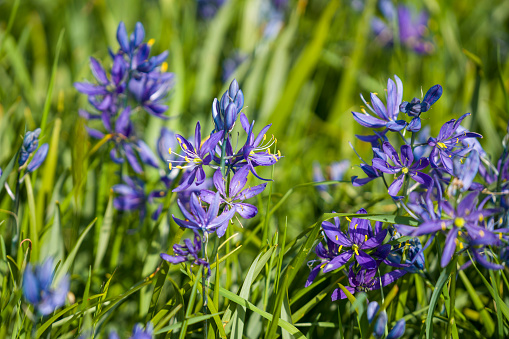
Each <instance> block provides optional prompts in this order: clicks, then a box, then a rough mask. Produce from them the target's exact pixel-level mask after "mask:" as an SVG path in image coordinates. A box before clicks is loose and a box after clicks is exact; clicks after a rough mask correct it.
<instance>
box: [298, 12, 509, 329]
mask: <svg viewBox="0 0 509 339" xmlns="http://www.w3.org/2000/svg"><path fill="white" fill-rule="evenodd" d="M400 13H401V11H400ZM400 21H401V20H400ZM442 92H443V89H442V86H440V85H434V86H432V87H431V88H430V89H429V90H428V91H427V92H426V94H425V95H424V98H422V100H421V99H419V98H413V99H412V100H410V101H403V82H402V81H401V79H400V78H398V77H397V76H394V80H392V79H389V80H388V82H387V90H386V104H384V102H383V101H382V99H380V98H379V97H378V95H377V94H376V93H371V95H370V102H368V101H367V100H365V99H364V97H363V96H362V95H361V99H362V101H363V103H364V106H362V107H361V110H360V112H352V114H353V118H354V119H355V120H356V121H357V122H358V123H359V124H360V125H362V126H364V127H368V128H370V129H371V130H372V134H371V135H357V138H358V139H359V140H361V141H363V142H368V143H370V144H371V147H372V155H373V156H372V158H371V161H365V160H363V159H362V158H361V157H360V156H359V158H360V159H361V161H362V163H361V164H360V167H361V169H362V171H363V172H364V173H365V174H366V177H357V176H355V177H352V184H353V185H354V186H363V185H366V184H368V183H369V182H371V181H375V180H378V181H381V182H383V184H384V185H385V187H386V189H387V193H388V195H389V196H390V197H391V198H392V200H393V201H394V204H395V205H396V208H397V209H398V215H399V216H401V217H405V218H409V219H414V222H415V224H418V225H419V226H417V227H414V226H408V225H401V224H396V225H394V226H389V227H387V228H384V227H383V224H382V223H381V222H376V223H375V225H374V227H373V226H372V225H371V223H370V221H369V219H370V217H369V216H363V215H365V214H366V211H365V210H364V209H361V210H359V211H358V212H357V214H356V215H355V218H352V219H351V220H350V219H348V218H347V220H348V222H349V224H348V229H347V230H346V231H344V230H342V229H341V225H340V220H339V218H338V217H336V218H334V222H329V221H324V222H323V223H322V230H323V232H322V233H323V238H324V240H325V241H322V242H319V243H318V244H317V246H316V248H315V252H316V255H317V257H318V258H317V259H315V260H311V261H310V262H309V263H308V265H309V266H310V269H311V273H310V274H309V277H308V279H307V281H306V287H307V286H310V285H311V284H312V283H313V281H314V279H315V278H316V277H317V275H318V274H319V272H320V271H321V272H323V273H326V274H327V273H329V272H332V271H336V270H342V269H343V272H344V273H345V274H347V276H348V282H349V286H345V288H346V290H348V292H350V293H352V294H355V293H359V292H368V291H372V290H379V289H381V288H383V287H384V286H387V285H389V284H391V283H393V282H394V281H396V280H397V279H399V278H400V277H402V276H403V275H405V274H406V273H421V274H423V273H424V271H426V267H427V266H426V262H425V257H424V254H423V251H424V250H425V249H426V248H427V247H428V246H430V245H431V243H433V242H438V244H437V246H438V247H439V248H442V249H443V252H442V253H438V258H439V261H440V265H441V266H442V267H446V266H447V265H449V264H450V263H451V264H453V265H457V262H458V263H459V264H460V265H461V266H460V269H465V268H467V267H468V266H470V265H472V264H474V263H478V264H480V265H482V266H484V267H486V268H488V269H502V268H503V267H504V265H505V264H506V263H509V260H508V258H509V251H507V244H508V241H509V234H508V233H509V228H507V226H504V225H507V216H508V213H509V206H508V201H507V196H508V193H509V190H508V188H509V186H508V183H507V180H508V179H509V175H508V173H509V171H508V169H509V156H508V154H509V151H508V148H507V140H509V134H508V136H506V142H505V143H504V152H503V154H502V155H501V156H500V158H499V160H498V162H497V163H496V164H495V165H494V164H492V163H491V162H490V157H489V156H488V155H487V153H486V152H485V151H484V150H483V148H482V146H481V144H480V143H479V141H478V139H479V138H482V136H481V135H480V134H478V133H475V132H471V131H469V130H467V129H466V128H465V127H463V126H461V124H462V122H463V121H464V119H465V118H466V117H468V116H469V114H464V115H463V116H461V117H459V118H458V119H452V120H450V121H447V122H445V123H444V124H443V126H442V127H441V129H440V131H439V132H438V135H436V136H434V135H430V128H429V126H424V127H423V128H421V127H422V126H421V123H422V122H421V115H422V114H430V113H431V109H432V108H433V107H432V106H433V105H434V104H435V103H436V102H437V101H438V100H439V99H440V97H441V96H442ZM368 111H369V113H368ZM314 177H315V178H316V179H315V180H319V181H323V180H324V176H323V175H322V174H321V171H320V170H319V168H315V170H314ZM479 177H480V178H481V179H482V182H477V181H476V178H479ZM423 235H430V236H429V237H428V240H427V242H426V244H425V245H424V246H423V245H422V243H421V239H419V238H418V237H420V236H423ZM453 258H455V260H454V261H453ZM347 268H348V269H347ZM346 294H347V293H346V291H344V290H343V289H339V288H338V289H335V290H334V291H333V292H332V300H333V301H334V300H338V299H345V298H346V297H347V295H346ZM378 310H379V305H378V303H376V302H371V303H370V304H369V306H368V310H367V312H368V320H369V323H370V324H371V323H373V322H374V323H373V324H372V325H371V326H372V327H373V328H374V332H373V335H374V336H375V337H377V338H380V337H382V336H383V335H384V334H385V332H386V326H387V314H386V313H385V311H381V312H378ZM377 314H378V315H377ZM376 315H377V316H376ZM404 330H405V322H404V320H400V321H398V322H397V323H396V325H395V326H394V327H393V329H392V330H391V331H390V332H389V334H388V335H387V338H399V337H400V336H402V335H403V333H404Z"/></svg>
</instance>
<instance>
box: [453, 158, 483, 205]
mask: <svg viewBox="0 0 509 339" xmlns="http://www.w3.org/2000/svg"><path fill="white" fill-rule="evenodd" d="M480 162H481V161H480V158H479V153H477V151H476V150H475V149H472V151H471V152H470V154H469V155H468V156H467V157H466V158H462V157H455V158H454V161H453V169H454V177H453V179H452V180H451V185H450V186H449V188H450V191H449V195H450V196H454V195H455V194H456V189H459V190H460V192H465V191H467V190H469V189H471V188H472V189H478V190H482V189H483V188H484V187H483V186H482V185H480V184H477V183H474V178H475V176H476V175H477V172H478V171H479V165H480Z"/></svg>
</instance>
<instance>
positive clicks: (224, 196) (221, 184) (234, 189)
mask: <svg viewBox="0 0 509 339" xmlns="http://www.w3.org/2000/svg"><path fill="white" fill-rule="evenodd" d="M248 174H249V168H248V166H247V165H246V166H244V167H242V168H241V169H240V170H238V171H237V173H235V174H234V175H233V177H232V178H231V180H230V184H229V191H228V192H226V187H225V184H226V182H225V179H224V178H223V175H222V174H221V169H217V170H216V172H215V173H214V176H213V178H212V179H213V182H214V186H215V187H216V190H217V192H218V193H219V194H220V196H221V197H220V201H219V203H220V204H225V205H226V206H225V211H226V210H235V211H236V212H237V213H238V214H240V216H241V217H242V218H244V219H250V218H253V217H254V216H255V215H256V214H257V213H258V209H257V208H256V207H255V206H253V205H251V204H248V203H245V202H244V200H247V199H249V198H252V197H254V196H256V195H258V194H260V193H262V192H263V190H265V187H266V186H267V184H266V183H265V184H260V185H256V186H254V187H248V188H246V189H244V186H246V184H247V176H248ZM200 198H201V199H202V200H203V201H205V202H206V203H208V204H212V203H213V201H214V198H215V193H214V192H212V191H210V190H206V189H205V190H202V191H201V192H200ZM227 227H228V222H225V223H224V224H223V225H221V226H220V227H219V228H218V229H217V231H216V232H217V235H218V237H222V236H223V235H224V233H225V232H226V228H227Z"/></svg>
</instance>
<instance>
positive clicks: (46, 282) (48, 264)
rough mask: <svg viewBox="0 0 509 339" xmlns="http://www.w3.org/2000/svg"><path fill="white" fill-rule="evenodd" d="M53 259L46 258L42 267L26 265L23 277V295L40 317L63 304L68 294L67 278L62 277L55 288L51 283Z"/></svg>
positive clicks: (68, 282)
mask: <svg viewBox="0 0 509 339" xmlns="http://www.w3.org/2000/svg"><path fill="white" fill-rule="evenodd" d="M53 270H54V266H53V259H51V258H48V259H46V261H45V262H44V263H43V264H42V265H37V266H35V268H34V267H32V265H30V264H28V265H27V267H26V269H25V273H24V275H23V284H22V288H23V295H24V296H25V299H26V300H27V301H28V302H29V303H30V304H32V305H33V306H34V309H35V311H36V312H37V313H39V314H40V315H48V314H50V313H52V312H53V311H55V310H56V309H57V308H59V307H61V306H63V305H64V304H65V298H66V296H67V293H68V292H69V284H70V281H69V276H67V275H66V276H64V277H63V278H62V280H61V281H60V282H59V283H58V284H57V286H51V284H52V281H53Z"/></svg>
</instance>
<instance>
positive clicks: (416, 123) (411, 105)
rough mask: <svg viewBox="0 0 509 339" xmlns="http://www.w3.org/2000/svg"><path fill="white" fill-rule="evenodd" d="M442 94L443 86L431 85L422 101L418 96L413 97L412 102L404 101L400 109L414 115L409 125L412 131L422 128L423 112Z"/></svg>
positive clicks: (410, 115) (411, 115) (408, 128)
mask: <svg viewBox="0 0 509 339" xmlns="http://www.w3.org/2000/svg"><path fill="white" fill-rule="evenodd" d="M441 96H442V86H440V85H435V86H433V87H431V88H430V89H429V90H428V91H427V92H426V95H424V99H423V100H422V102H421V101H420V100H419V99H418V98H413V99H412V101H411V102H407V101H404V102H403V103H402V104H401V105H400V106H399V109H400V111H401V112H403V113H406V114H408V116H409V117H412V121H410V123H409V124H408V126H407V128H406V129H407V130H408V131H410V132H418V131H419V130H420V129H421V118H420V116H421V113H424V112H427V111H428V110H429V109H430V108H431V105H433V104H434V103H435V102H437V100H438V99H440V97H441Z"/></svg>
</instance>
